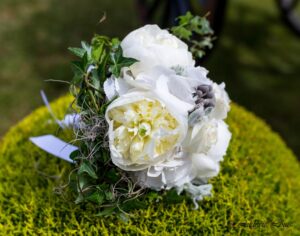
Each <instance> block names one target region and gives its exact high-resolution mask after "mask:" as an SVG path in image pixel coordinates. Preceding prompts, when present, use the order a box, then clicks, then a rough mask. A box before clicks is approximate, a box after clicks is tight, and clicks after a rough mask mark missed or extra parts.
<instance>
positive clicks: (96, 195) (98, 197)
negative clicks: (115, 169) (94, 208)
mask: <svg viewBox="0 0 300 236" xmlns="http://www.w3.org/2000/svg"><path fill="white" fill-rule="evenodd" d="M85 199H86V200H87V201H90V202H94V203H96V204H99V205H101V204H102V203H103V201H104V194H103V193H102V192H100V191H98V190H96V191H95V192H93V193H92V194H90V195H89V196H87V197H85Z"/></svg>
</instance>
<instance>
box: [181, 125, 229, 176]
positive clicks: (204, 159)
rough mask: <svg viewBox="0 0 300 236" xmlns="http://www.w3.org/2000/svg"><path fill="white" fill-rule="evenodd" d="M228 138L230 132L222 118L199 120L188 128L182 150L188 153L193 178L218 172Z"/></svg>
mask: <svg viewBox="0 0 300 236" xmlns="http://www.w3.org/2000/svg"><path fill="white" fill-rule="evenodd" d="M230 139H231V133H230V131H229V130H228V126H227V125H226V123H225V122H224V121H222V120H209V121H205V122H200V123H198V124H197V125H195V126H194V127H193V128H190V130H189V133H188V135H187V137H186V140H185V142H184V150H185V151H186V152H188V153H190V158H191V161H192V167H193V168H192V172H193V173H192V175H193V176H194V177H195V178H210V177H213V176H216V175H217V174H218V173H219V169H220V167H219V162H220V161H222V160H223V156H224V155H225V154H226V150H227V148H228V145H229V141H230Z"/></svg>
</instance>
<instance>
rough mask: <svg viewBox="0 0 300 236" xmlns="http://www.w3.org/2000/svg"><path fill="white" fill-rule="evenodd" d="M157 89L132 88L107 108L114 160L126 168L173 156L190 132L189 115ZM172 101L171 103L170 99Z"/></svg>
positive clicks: (134, 167) (133, 168)
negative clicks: (165, 99) (138, 90)
mask: <svg viewBox="0 0 300 236" xmlns="http://www.w3.org/2000/svg"><path fill="white" fill-rule="evenodd" d="M164 98H165V97H164V96H163V97H161V96H160V94H159V93H155V91H154V92H134V91H132V92H130V93H127V94H125V95H123V96H121V97H119V98H117V99H116V100H114V101H113V102H112V103H111V104H110V105H109V106H108V108H107V110H106V116H105V117H106V120H107V122H108V124H109V133H108V135H109V145H110V151H111V158H112V161H113V163H114V164H115V165H116V166H118V167H120V168H121V169H123V170H128V171H136V170H142V169H146V168H148V167H150V166H153V165H155V164H157V163H160V162H162V161H165V160H167V159H168V158H170V157H172V153H173V150H174V148H175V147H176V146H178V145H180V144H181V142H182V141H183V139H184V138H185V136H186V133H187V117H186V116H185V115H184V114H182V113H181V111H180V110H179V111H178V109H176V108H174V107H172V106H171V108H170V107H169V106H168V103H166V102H164ZM171 104H172V103H171Z"/></svg>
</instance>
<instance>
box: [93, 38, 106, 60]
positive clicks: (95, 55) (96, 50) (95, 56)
mask: <svg viewBox="0 0 300 236" xmlns="http://www.w3.org/2000/svg"><path fill="white" fill-rule="evenodd" d="M103 46H104V44H103V43H101V44H98V45H97V46H93V47H92V58H93V59H94V60H95V62H98V61H99V59H100V56H101V54H102V53H103Z"/></svg>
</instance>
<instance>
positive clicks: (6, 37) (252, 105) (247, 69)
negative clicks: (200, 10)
mask: <svg viewBox="0 0 300 236" xmlns="http://www.w3.org/2000/svg"><path fill="white" fill-rule="evenodd" d="M174 1H175V0H174ZM182 1H183V0H182ZM289 1H291V0H289ZM148 2H149V1H144V3H145V4H146V5H139V7H137V1H135V0H122V1H116V0H85V1H82V0H63V1H61V0H1V1H0V136H1V135H4V133H5V132H6V131H7V130H8V129H9V127H10V126H12V125H13V124H15V123H16V122H17V121H18V120H20V119H21V118H22V117H24V116H26V115H27V114H29V113H30V112H31V111H33V110H34V109H35V108H37V107H38V106H41V105H42V100H41V98H40V95H39V91H40V90H41V89H43V90H45V92H46V94H47V95H48V97H49V99H50V100H53V99H55V98H57V97H59V96H61V95H63V94H65V93H67V92H68V85H67V84H62V83H53V82H45V80H47V79H57V80H66V81H68V80H70V79H71V78H72V72H71V70H70V67H69V61H70V60H72V57H71V55H70V54H69V53H68V51H67V47H69V46H79V45H80V41H81V40H86V41H89V39H90V38H91V37H92V36H93V34H94V33H98V34H107V35H109V36H118V37H123V36H125V35H126V33H128V32H129V31H131V30H133V29H135V28H137V27H138V26H140V25H142V24H143V23H144V22H145V21H147V20H149V19H150V18H151V17H150V16H149V15H147V10H151V3H148ZM150 2H151V1H150ZM157 2H160V3H162V2H164V1H163V0H160V1H157ZM167 2H169V3H170V2H172V1H167ZM198 2H199V1H198ZM200 2H205V1H200ZM219 2H222V1H219ZM147 4H150V5H147ZM157 4H158V3H157ZM298 5H300V4H298ZM155 7H156V8H155V9H154V8H152V10H153V9H154V10H153V11H155V12H156V13H157V12H159V13H160V14H162V15H161V16H156V18H155V20H158V21H160V20H161V22H164V23H165V24H166V25H167V24H168V22H167V18H168V17H169V18H170V17H171V16H172V14H169V13H168V15H167V16H166V14H167V13H166V11H165V8H160V10H159V7H158V6H155ZM194 7H196V8H197V7H199V6H197V3H196V5H195V6H194ZM222 9H223V10H222V11H216V12H212V14H211V18H212V17H214V14H215V15H216V14H217V15H219V17H218V19H217V21H218V23H215V24H214V27H215V28H216V31H217V33H218V41H217V42H216V46H215V47H214V49H213V51H212V52H211V53H210V54H209V56H208V57H207V58H206V59H205V60H204V61H203V62H202V65H204V66H205V67H207V68H208V69H209V71H210V73H209V77H210V78H211V79H213V80H215V81H217V82H221V81H225V83H226V86H227V91H228V92H229V95H230V97H231V99H232V100H233V101H235V102H237V103H239V104H240V105H243V106H244V107H246V108H247V109H248V110H250V111H252V112H254V113H255V114H256V115H258V116H260V117H262V118H263V119H264V120H266V121H267V122H268V123H269V124H270V125H271V126H272V128H273V129H274V130H275V131H277V132H278V133H280V134H281V136H282V137H283V138H284V139H285V140H286V142H287V144H288V146H289V147H291V148H292V149H293V150H294V152H295V153H296V154H297V155H298V157H299V156H300V37H299V36H297V35H296V34H295V33H294V32H293V31H292V30H291V29H290V28H288V27H287V25H286V24H285V23H284V21H283V20H282V18H281V13H282V11H281V10H280V8H279V7H278V4H277V2H276V1H275V0H263V1H262V0H228V1H227V6H226V8H222ZM299 9H300V6H299ZM103 12H106V15H107V19H106V21H105V22H103V23H101V24H98V22H99V20H100V18H101V17H102V15H103ZM173 13H174V12H173ZM222 13H224V16H222ZM299 15H300V11H299ZM147 17H148V18H147ZM150 20H151V19H150ZM153 20H154V19H153ZM36 125H38V124H36Z"/></svg>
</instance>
